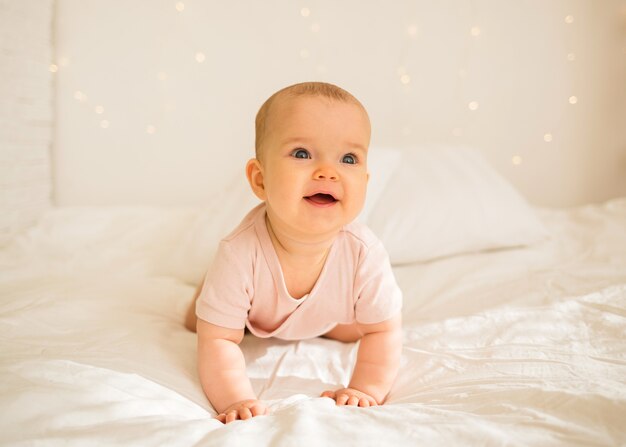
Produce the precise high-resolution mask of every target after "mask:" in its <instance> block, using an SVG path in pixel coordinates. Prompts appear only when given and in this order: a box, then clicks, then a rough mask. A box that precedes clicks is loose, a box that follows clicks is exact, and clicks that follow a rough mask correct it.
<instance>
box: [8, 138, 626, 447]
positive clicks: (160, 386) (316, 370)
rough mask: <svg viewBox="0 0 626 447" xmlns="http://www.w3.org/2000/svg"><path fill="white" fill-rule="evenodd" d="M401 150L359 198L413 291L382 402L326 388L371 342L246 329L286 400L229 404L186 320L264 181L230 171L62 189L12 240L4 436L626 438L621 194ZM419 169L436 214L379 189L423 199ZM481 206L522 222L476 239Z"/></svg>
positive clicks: (266, 384)
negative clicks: (217, 407) (263, 410)
mask: <svg viewBox="0 0 626 447" xmlns="http://www.w3.org/2000/svg"><path fill="white" fill-rule="evenodd" d="M383 152H384V151H383ZM381 153H382V152H381ZM416 153H417V152H416ZM386 154H387V155H386V156H385V157H382V158H381V159H379V160H378V161H376V163H373V164H374V165H376V166H377V169H379V172H378V173H377V175H376V176H375V178H376V180H374V175H373V183H372V184H371V190H370V196H368V199H369V197H372V196H373V197H374V199H375V200H374V199H373V200H374V202H371V201H370V202H368V203H369V204H368V205H367V206H366V209H365V210H364V213H365V217H363V218H364V219H366V220H367V221H368V223H370V224H371V226H372V227H373V228H374V229H375V230H376V231H377V233H378V234H380V235H382V237H383V238H386V239H387V240H386V241H385V242H386V244H387V245H388V246H389V250H390V255H391V259H392V262H393V266H394V267H393V268H394V272H395V274H396V277H397V280H398V282H399V284H400V286H401V288H402V290H403V293H404V308H403V317H404V328H403V334H404V335H403V336H404V344H403V355H402V368H401V371H400V373H399V375H398V378H397V380H396V382H395V384H394V386H393V388H392V390H391V392H390V394H389V396H388V399H387V402H386V404H385V405H382V406H379V407H375V408H369V409H361V408H347V407H341V408H340V407H335V405H334V403H333V401H332V400H330V399H328V398H320V397H318V396H319V394H320V393H321V392H322V391H324V390H326V389H329V388H332V387H339V386H341V385H346V384H347V382H348V381H349V377H350V373H351V369H352V366H353V363H354V359H355V355H356V349H357V344H354V343H352V344H344V343H340V342H337V341H333V340H328V339H312V340H303V341H298V342H287V341H281V340H275V339H258V338H255V337H253V336H251V335H247V336H246V337H245V339H244V341H243V342H242V345H241V346H242V350H243V352H244V355H245V358H246V364H247V372H248V375H249V377H250V378H251V381H252V384H253V386H254V389H255V391H256V392H257V394H258V396H259V398H261V399H263V400H265V401H267V402H268V403H269V404H270V407H271V411H272V414H271V415H269V416H265V417H258V418H254V419H252V420H249V421H237V422H234V423H231V424H228V425H223V424H221V423H220V422H218V421H217V420H216V419H214V416H215V414H216V413H215V411H214V410H213V408H212V407H211V405H210V404H209V402H208V401H207V400H206V398H205V396H204V394H203V392H202V390H201V388H200V383H199V380H198V376H197V371H196V357H195V356H196V353H195V348H196V339H195V335H194V334H192V333H190V332H188V331H186V330H185V328H184V326H183V320H184V315H185V311H186V309H187V306H188V305H189V300H190V299H191V297H192V296H193V293H194V290H195V287H196V285H197V283H198V281H199V278H200V277H201V275H202V273H203V271H204V270H205V269H206V266H207V262H209V260H210V255H211V251H212V247H214V245H215V244H216V242H217V240H219V237H220V236H221V235H223V234H224V232H225V231H226V229H228V228H229V227H230V226H231V225H232V224H233V222H236V221H237V219H238V218H239V217H240V216H241V215H242V214H243V213H244V212H245V210H246V208H247V207H248V206H249V205H250V201H251V200H252V198H251V197H248V196H246V195H245V194H246V193H245V192H244V189H240V190H236V189H237V188H234V192H233V189H231V192H230V195H229V196H228V197H227V198H228V200H226V198H225V197H220V198H216V202H215V203H212V204H207V205H206V206H203V207H198V208H184V209H182V208H181V209H171V208H170V209H168V208H156V207H150V208H148V207H132V208H131V207H126V208H102V207H67V208H55V209H52V210H50V211H49V212H48V213H47V214H46V215H45V216H44V217H43V218H42V219H41V220H40V221H39V222H38V224H37V225H36V226H34V227H32V228H30V229H29V230H28V231H25V232H24V233H22V234H20V235H19V236H18V237H16V238H15V239H14V240H13V241H12V242H11V243H10V244H8V245H7V246H5V247H4V248H3V249H2V250H1V251H0V265H1V270H0V390H1V391H0V405H1V408H2V418H0V444H2V445H11V446H22V445H80V446H85V445H144V446H150V445H155V446H163V445H168V446H177V445H180V446H189V445H209V446H213V445H215V446H224V445H228V446H234V445H255V446H266V445H267V446H269V445H272V446H292V445H336V444H347V445H377V446H378V445H422V444H423V445H542V446H543V445H587V446H589V445H625V444H626V423H624V420H625V415H626V198H616V199H613V200H609V201H606V202H604V203H596V204H589V205H585V206H580V207H576V208H569V209H552V208H539V207H532V206H529V205H526V204H524V203H523V201H520V198H519V196H516V195H515V194H516V193H515V192H514V191H513V190H512V188H511V187H510V185H508V184H505V183H506V182H504V180H503V179H501V178H496V176H495V174H494V173H493V172H492V171H489V168H488V167H486V166H485V165H484V164H481V163H482V162H480V161H479V160H477V159H476V158H475V157H474V155H471V154H469V152H468V153H464V154H465V155H462V156H460V158H459V154H463V152H462V151H458V150H457V151H453V152H445V151H442V152H438V154H440V155H439V156H440V158H439V159H438V160H433V159H428V160H425V159H423V158H422V159H421V161H422V163H421V165H420V163H418V161H419V160H414V159H413V160H411V163H406V160H400V157H399V156H398V154H397V153H394V152H393V151H387V152H386ZM431 154H432V152H431ZM441 154H443V155H441ZM417 156H419V157H425V156H426V155H425V153H423V152H422V153H421V155H417ZM428 157H431V158H432V155H428ZM470 159H471V160H470ZM454 160H456V161H454ZM437 163H439V164H437ZM418 165H419V166H421V167H420V168H419V169H424V170H425V172H422V175H414V174H415V172H405V173H403V172H402V169H408V168H407V166H413V168H415V167H416V166H418ZM425 165H426V166H425ZM437 166H438V167H437ZM441 169H448V170H452V171H454V170H455V169H457V171H454V172H453V173H452V171H450V172H447V174H448V175H447V176H446V175H442V174H446V173H445V172H443V173H442V172H441ZM481 170H482V171H481ZM426 171H427V172H426ZM461 171H463V172H461ZM428 172H430V173H437V175H435V174H432V175H433V178H429V177H428ZM417 177H419V178H417ZM436 178H445V179H447V180H446V181H445V184H443V183H441V184H437V180H436ZM416 181H424V182H429V183H428V184H429V191H428V194H427V195H424V196H423V197H422V196H421V195H420V194H421V193H420V192H419V191H423V190H424V188H422V189H420V185H416V184H411V185H408V184H407V182H416ZM433 182H434V183H433ZM498 182H499V183H498ZM453 183H454V184H456V186H457V189H456V190H455V191H456V192H453V190H454V188H453V186H454V185H453ZM433 185H434V186H433ZM468 185H469V186H468ZM406 188H410V189H409V190H408V191H410V194H409V195H410V196H411V198H412V200H413V199H414V200H418V199H419V200H420V201H421V202H420V203H421V205H419V206H423V207H425V208H426V209H429V210H430V217H429V218H428V219H425V218H424V214H425V213H424V212H422V213H421V214H420V215H421V216H422V218H421V219H418V220H415V219H413V220H411V219H408V221H410V222H409V223H407V222H408V221H407V217H406V213H405V215H399V216H393V215H392V214H393V213H392V212H391V211H390V209H387V210H386V211H385V210H384V209H382V208H380V207H391V206H393V207H394V208H396V209H405V210H406V209H417V208H419V206H418V205H417V204H414V206H408V207H398V206H397V205H398V202H397V200H399V199H396V202H395V203H391V202H393V201H392V200H391V199H390V197H398V194H399V191H405V196H404V197H402V200H405V201H406V200H407V198H406V191H407V189H406ZM459 191H461V192H463V193H464V194H468V192H471V194H470V196H465V197H462V196H460V195H458V194H459ZM238 194H243V195H242V196H241V197H238V196H237V195H238ZM454 194H457V195H456V196H455V195H454ZM503 195H504V196H503ZM496 196H498V197H496ZM468 197H471V198H472V200H474V202H473V208H474V212H473V213H472V212H471V211H470V208H467V204H466V202H467V201H468ZM486 197H487V199H486ZM489 197H491V198H490V199H489ZM428 200H431V201H432V203H428ZM477 200H480V201H482V202H481V204H480V206H478V205H476V201H477ZM490 200H491V202H490ZM498 201H499V202H498ZM516 201H517V202H516ZM414 203H415V202H414ZM512 203H517V205H519V206H518V207H517V208H516V209H514V208H515V207H514V206H513V205H512ZM437 204H439V205H438V206H439V207H440V208H436V207H437ZM442 204H443V205H442ZM463 206H466V208H463ZM506 207H509V208H506ZM453 208H454V209H453ZM494 208H495V210H497V211H498V212H497V213H495V214H494V215H490V214H489V211H488V210H493V209H494ZM450 213H452V214H450ZM454 213H457V214H454ZM516 213H518V214H516ZM521 214H524V215H525V216H526V218H528V219H530V220H529V221H528V222H525V223H524V225H526V227H527V228H526V230H528V227H529V226H531V227H532V228H533V229H534V230H533V231H530V232H529V233H528V234H525V233H524V228H523V225H522V226H520V225H519V224H520V222H521V221H523V220H524V219H523V218H522V217H520V216H521ZM380 216H385V218H384V219H382V218H380ZM435 216H439V217H437V218H436V217H435ZM441 216H445V217H444V218H442V217H441ZM377 218H379V220H376V219H377ZM494 218H495V219H497V225H496V226H495V227H494V228H492V229H489V224H490V222H489V221H490V220H493V219H494ZM425 221H427V222H425ZM411 222H412V223H411ZM442 222H448V223H450V222H453V223H454V225H450V228H447V227H445V226H444V225H442ZM529 222H530V224H529ZM416 224H419V225H421V226H422V227H420V228H415V225H416ZM470 224H473V225H477V226H478V227H479V228H482V229H483V231H482V233H483V236H484V235H485V234H486V235H487V236H489V238H492V237H496V236H497V235H495V233H497V228H500V229H502V228H504V227H507V228H506V229H507V232H505V233H507V234H504V235H501V237H502V239H501V240H500V241H499V242H495V240H494V239H493V238H492V239H489V240H487V241H484V240H483V241H479V242H480V243H478V245H476V238H475V237H470V236H471V235H472V230H471V228H469V225H470ZM491 224H493V222H491ZM428 225H430V226H431V227H430V228H428ZM385 226H389V228H387V229H386V227H385ZM444 227H445V228H444ZM461 227H463V228H461ZM433 228H436V229H437V231H434V230H433ZM460 229H461V230H462V231H460ZM487 230H488V231H487ZM428 231H430V232H431V233H430V234H428V233H426V235H427V237H425V238H423V239H422V240H418V241H415V247H417V248H416V250H417V251H419V248H420V247H424V246H426V245H427V242H429V241H431V242H432V239H433V234H437V237H436V238H435V239H438V242H437V243H436V244H432V245H431V246H430V248H429V251H422V252H419V253H417V252H416V250H410V248H411V244H412V243H413V241H409V240H408V238H407V235H410V234H424V232H428ZM403 232H404V233H403ZM533 232H534V233H533ZM458 233H461V234H463V235H464V236H465V237H464V238H461V239H459V240H458V241H457V242H455V243H454V244H453V243H452V242H450V241H451V240H453V239H454V237H453V236H452V235H453V234H458ZM531 233H532V234H531ZM524 234H525V235H524ZM520 235H523V238H521V239H520ZM394 237H395V238H396V240H394V239H393V238H394ZM524 238H526V240H523V239H524ZM446 241H447V243H446ZM446 244H447V245H446ZM464 244H465V245H464ZM472 244H474V245H472ZM481 244H482V245H481ZM411 253H413V254H414V257H413V258H411V256H412V255H411Z"/></svg>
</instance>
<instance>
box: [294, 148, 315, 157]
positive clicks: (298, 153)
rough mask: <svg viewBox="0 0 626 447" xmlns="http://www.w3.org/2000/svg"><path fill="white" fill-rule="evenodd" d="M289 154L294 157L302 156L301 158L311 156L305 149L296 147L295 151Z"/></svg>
mask: <svg viewBox="0 0 626 447" xmlns="http://www.w3.org/2000/svg"><path fill="white" fill-rule="evenodd" d="M291 156H292V157H294V158H303V159H305V158H311V155H310V154H309V151H307V150H306V149H296V150H295V151H293V152H292V153H291Z"/></svg>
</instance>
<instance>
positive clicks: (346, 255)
mask: <svg viewBox="0 0 626 447" xmlns="http://www.w3.org/2000/svg"><path fill="white" fill-rule="evenodd" d="M401 308H402V292H401V291H400V288H399V287H398V285H397V283H396V280H395V278H394V276H393V272H392V271H391V265H390V263H389V257H388V255H387V252H386V251H385V248H384V247H383V245H382V243H381V242H380V241H379V240H378V239H377V238H376V236H374V234H373V233H372V232H371V231H370V230H369V229H368V228H367V227H366V226H364V225H363V224H361V223H358V222H353V223H351V224H348V225H346V226H345V227H344V228H343V229H342V230H341V231H340V232H339V235H338V236H337V238H336V239H335V241H334V242H333V244H332V246H331V248H330V252H329V253H328V257H327V258H326V262H325V264H324V267H323V268H322V272H321V273H320V276H319V278H318V279H317V282H316V283H315V285H314V286H313V289H312V290H311V292H310V293H309V294H308V295H305V296H304V297H302V298H300V299H295V298H292V297H291V296H290V295H289V292H288V291H287V287H286V286H285V281H284V279H283V273H282V270H281V267H280V263H279V260H278V255H277V254H276V251H275V250H274V246H273V245H272V241H271V239H270V235H269V233H268V230H267V226H266V224H265V204H264V203H261V204H260V205H258V206H257V207H255V208H253V209H252V211H250V212H249V213H248V215H247V216H246V217H245V218H244V219H243V220H242V222H241V223H240V224H239V226H238V227H237V228H236V229H235V230H234V231H233V232H232V233H230V234H229V235H228V236H227V237H225V238H224V239H223V240H222V241H221V242H220V245H219V248H218V250H217V254H216V256H215V259H214V260H213V263H212V265H211V267H210V268H209V270H208V272H207V275H206V278H205V280H204V285H203V286H202V291H201V292H200V296H199V299H198V301H197V303H196V315H197V316H198V318H201V319H203V320H205V321H208V322H209V323H212V324H215V325H217V326H222V327H226V328H230V329H243V328H244V327H245V326H247V327H248V329H250V332H252V333H253V334H254V335H256V336H258V337H277V338H281V339H283V340H300V339H305V338H313V337H317V336H320V335H323V334H325V333H326V332H328V331H329V330H331V329H332V328H333V327H334V326H335V325H337V324H338V323H340V324H349V323H353V322H354V321H358V322H359V323H365V324H370V323H379V322H381V321H385V320H387V319H389V318H391V317H392V316H394V315H396V314H397V313H399V312H400V309H401Z"/></svg>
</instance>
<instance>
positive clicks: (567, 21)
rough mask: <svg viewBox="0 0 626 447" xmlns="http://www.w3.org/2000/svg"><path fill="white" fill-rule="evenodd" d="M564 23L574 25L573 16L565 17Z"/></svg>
mask: <svg viewBox="0 0 626 447" xmlns="http://www.w3.org/2000/svg"><path fill="white" fill-rule="evenodd" d="M565 23H568V24H569V23H574V16H565Z"/></svg>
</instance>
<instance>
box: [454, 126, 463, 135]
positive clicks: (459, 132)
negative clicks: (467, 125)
mask: <svg viewBox="0 0 626 447" xmlns="http://www.w3.org/2000/svg"><path fill="white" fill-rule="evenodd" d="M452 135H454V136H455V137H460V136H461V135H463V129H461V128H460V127H455V128H454V129H452Z"/></svg>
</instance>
